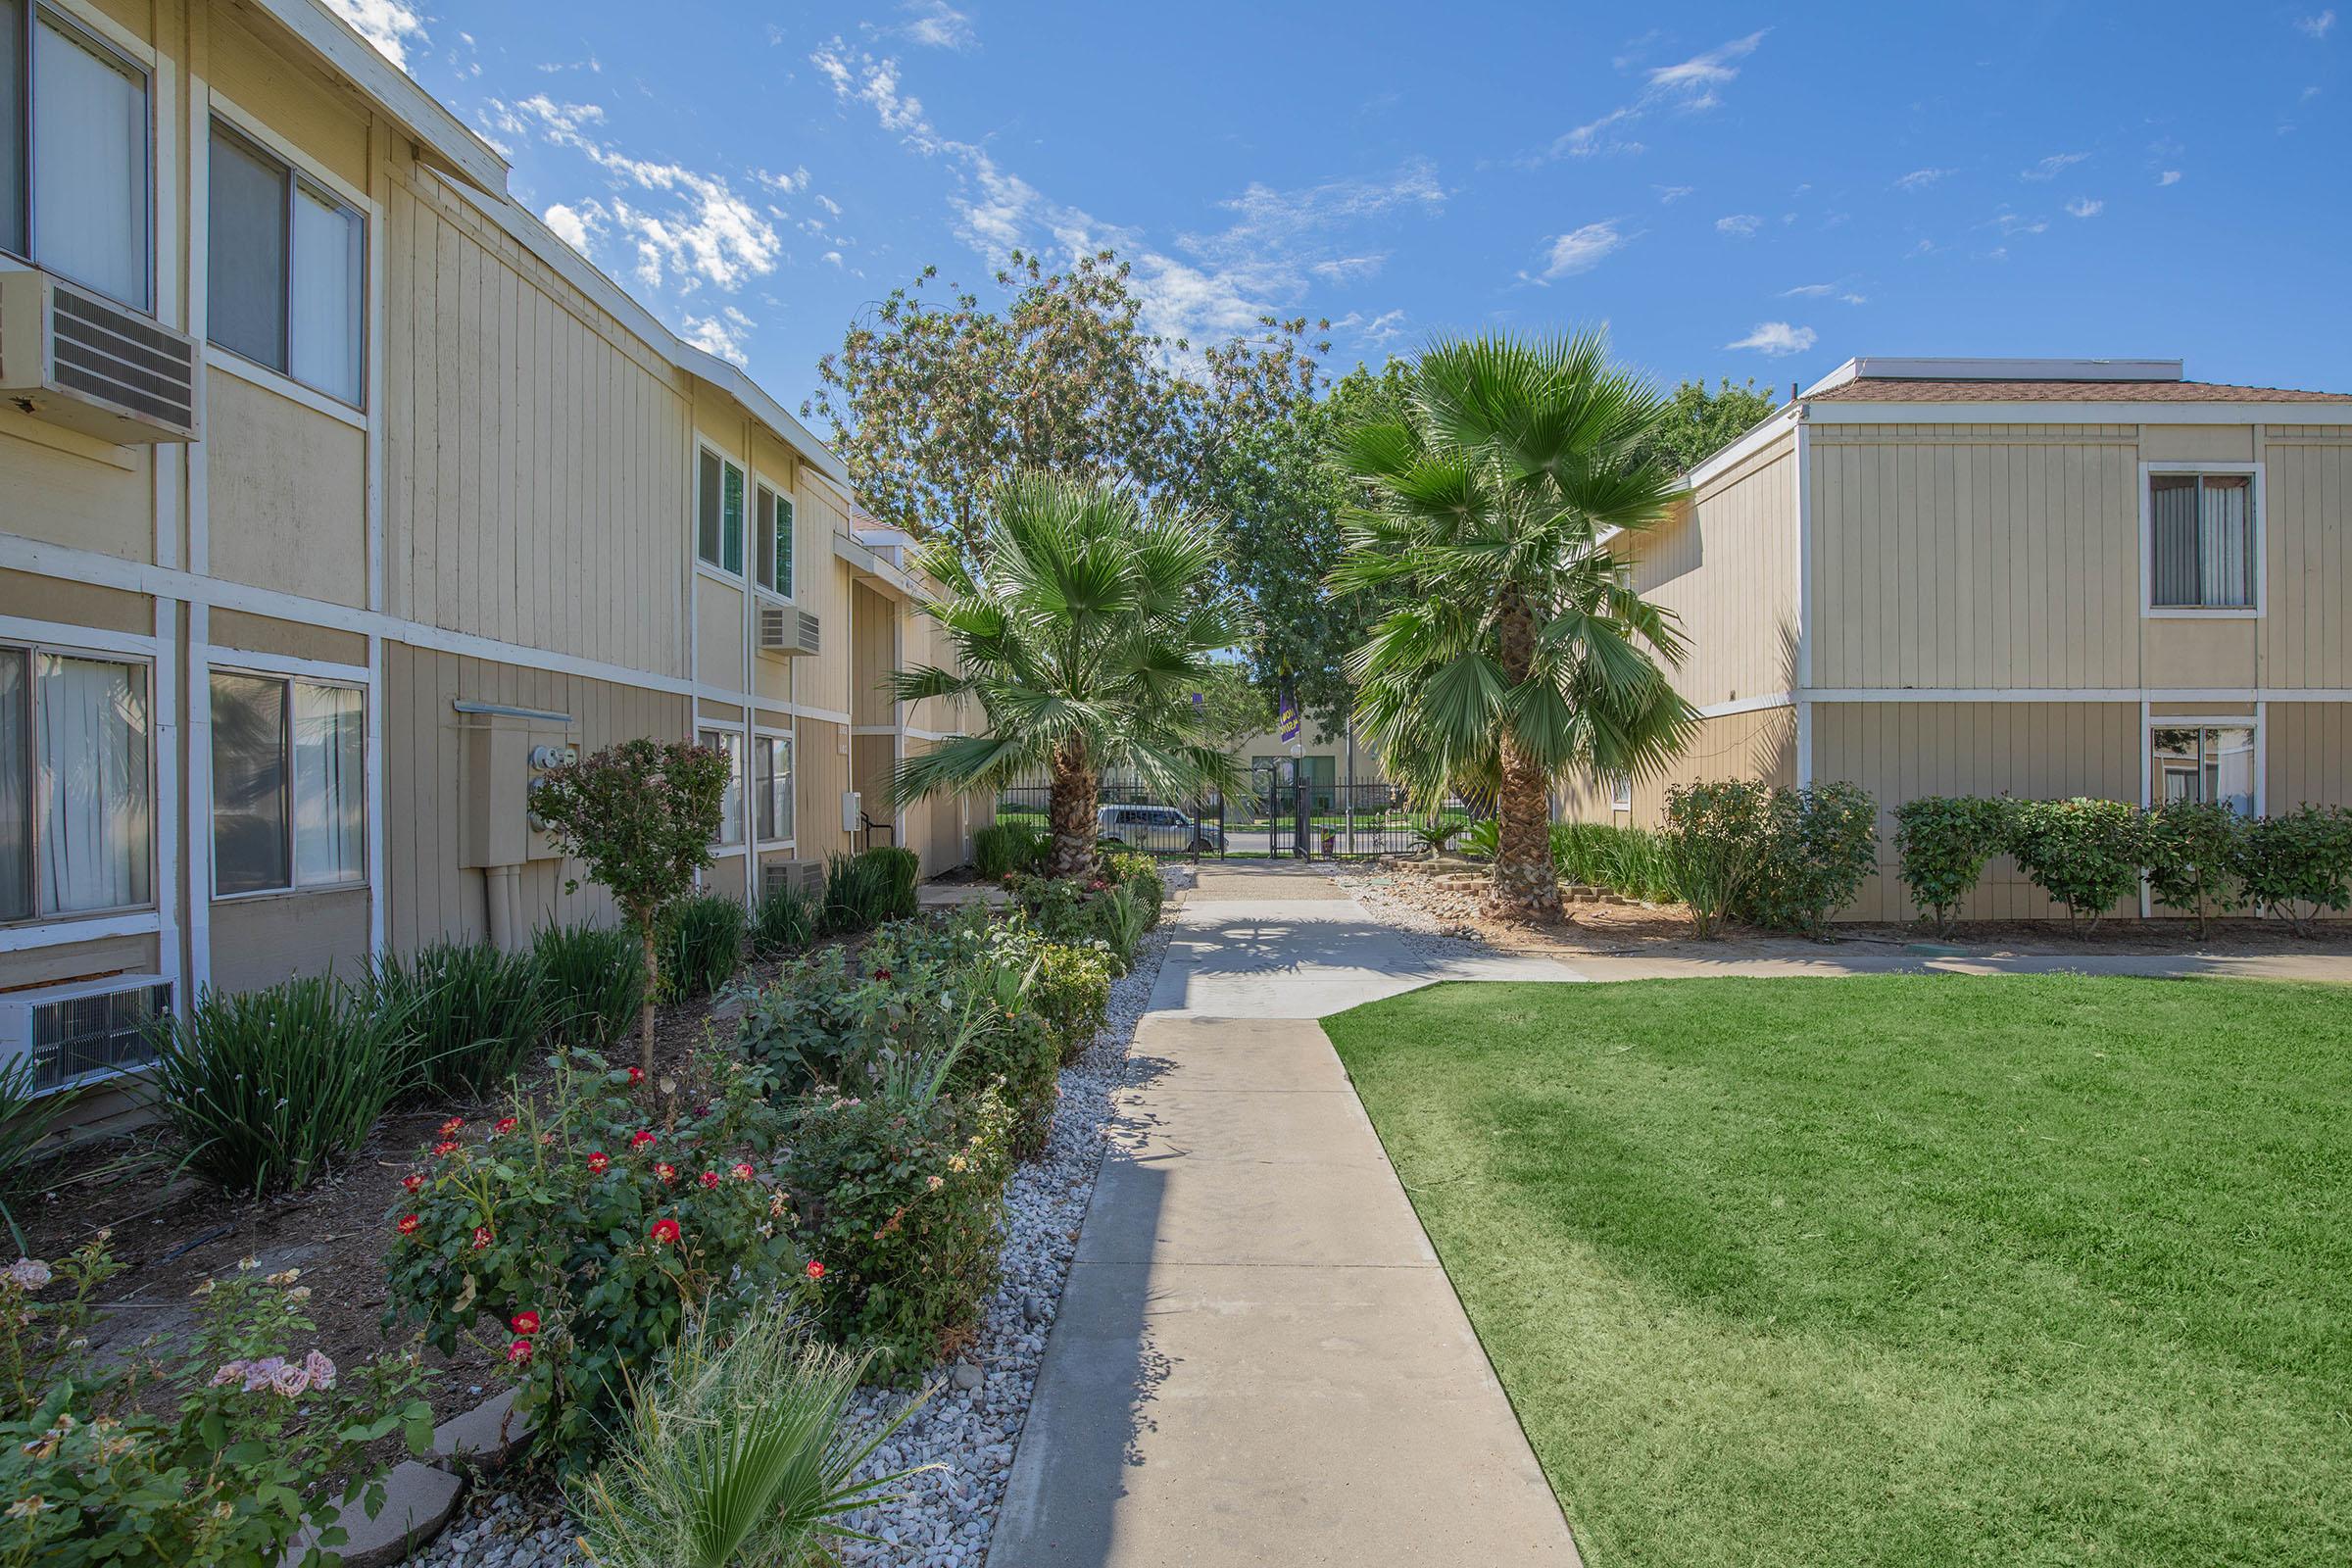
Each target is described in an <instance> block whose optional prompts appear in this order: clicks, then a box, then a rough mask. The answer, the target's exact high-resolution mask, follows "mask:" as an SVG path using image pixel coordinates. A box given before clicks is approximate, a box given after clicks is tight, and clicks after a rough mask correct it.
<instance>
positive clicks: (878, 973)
mask: <svg viewBox="0 0 2352 1568" xmlns="http://www.w3.org/2000/svg"><path fill="white" fill-rule="evenodd" d="M874 978H875V979H877V980H887V979H889V978H890V971H889V970H888V969H876V970H875V971H874Z"/></svg>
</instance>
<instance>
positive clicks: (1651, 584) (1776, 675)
mask: <svg viewBox="0 0 2352 1568" xmlns="http://www.w3.org/2000/svg"><path fill="white" fill-rule="evenodd" d="M1795 463H1796V457H1795V453H1794V450H1793V445H1792V444H1790V443H1784V444H1783V445H1782V446H1781V447H1780V448H1779V449H1778V452H1777V455H1774V456H1768V457H1766V458H1763V459H1761V460H1759V461H1757V462H1755V463H1752V464H1751V465H1749V466H1747V467H1746V468H1744V469H1742V470H1741V471H1740V472H1739V473H1738V474H1737V475H1735V476H1734V477H1733V478H1732V480H1731V481H1730V482H1729V483H1719V484H1717V485H1714V486H1712V487H1710V488H1709V489H1707V490H1706V491H1704V492H1703V493H1701V494H1700V495H1699V496H1698V497H1697V498H1696V499H1695V500H1693V501H1692V502H1691V504H1690V505H1689V506H1687V507H1685V508H1682V509H1681V510H1679V511H1678V513H1677V514H1676V515H1675V516H1674V517H1672V518H1671V519H1669V520H1668V521H1666V522H1664V523H1661V524H1660V525H1659V526H1657V527H1656V528H1652V529H1647V530H1644V531H1642V532H1641V533H1638V534H1634V535H1632V536H1630V537H1628V538H1623V539H1620V540H1618V541H1617V542H1616V543H1615V544H1614V545H1612V547H1611V548H1612V549H1614V550H1616V551H1618V552H1619V553H1620V554H1626V555H1630V556H1631V557H1632V558H1633V560H1634V585H1635V587H1636V588H1637V589H1638V590H1639V591H1640V593H1641V594H1642V597H1643V598H1645V599H1647V600H1649V601H1650V602H1652V603H1653V604H1656V605H1659V606H1661V607H1662V608H1664V609H1667V610H1670V611H1672V612H1673V613H1675V614H1676V615H1677V616H1679V617H1680V619H1681V624H1682V630H1683V633H1684V635H1685V636H1686V637H1687V638H1689V639H1690V643H1691V649H1690V653H1689V655H1688V656H1687V657H1686V658H1685V659H1684V661H1683V662H1682V663H1681V664H1680V665H1679V666H1676V667H1675V668H1674V669H1673V670H1672V674H1673V678H1674V684H1675V689H1676V690H1678V691H1680V692H1681V693H1682V694H1683V695H1684V696H1685V697H1686V698H1688V699H1690V701H1691V702H1692V703H1694V704H1697V705H1698V706H1700V707H1702V708H1703V707H1705V706H1707V705H1709V704H1712V703H1723V702H1733V701H1737V700H1739V699H1741V698H1750V697H1759V696H1763V695H1764V694H1766V693H1769V692H1785V691H1788V690H1789V689H1790V688H1791V687H1793V686H1794V685H1795V684H1796V674H1795V660H1796V604H1795V597H1796V526H1795V515H1796V505H1795V502H1796V479H1795Z"/></svg>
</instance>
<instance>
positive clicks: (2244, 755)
mask: <svg viewBox="0 0 2352 1568" xmlns="http://www.w3.org/2000/svg"><path fill="white" fill-rule="evenodd" d="M2148 762H2149V768H2148V777H2149V780H2150V790H2149V793H2150V794H2151V795H2152V796H2153V797H2154V804H2156V805H2158V806H2165V805H2170V804H2171V803H2173V802H2175V801H2198V802H2203V803H2205V804H2207V805H2220V806H2227V807H2228V808H2229V809H2231V810H2232V811H2235V812H2236V813H2237V814H2238V815H2240V816H2252V815H2253V814H2254V730H2253V726H2251V725H2245V724H2219V725H2213V724H2207V725H2180V726H2172V727H2159V728H2157V729H2154V730H2151V731H2150V732H2149V757H2148Z"/></svg>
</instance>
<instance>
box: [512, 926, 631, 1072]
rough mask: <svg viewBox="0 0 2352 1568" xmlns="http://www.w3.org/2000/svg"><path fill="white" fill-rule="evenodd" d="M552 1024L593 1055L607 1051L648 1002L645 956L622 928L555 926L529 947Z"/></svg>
mask: <svg viewBox="0 0 2352 1568" xmlns="http://www.w3.org/2000/svg"><path fill="white" fill-rule="evenodd" d="M531 954H532V956H534V957H536V958H537V959H538V960H539V978H540V984H541V986H542V987H543V988H544V991H545V994H546V997H547V1005H548V1009H549V1014H550V1025H551V1027H552V1028H553V1029H554V1030H555V1032H556V1033H557V1035H559V1036H560V1037H561V1038H562V1039H564V1041H566V1042H568V1043H569V1044H571V1045H575V1046H585V1047H587V1048H588V1049H589V1050H591V1051H609V1050H611V1049H612V1048H613V1046H616V1045H618V1044H619V1043H620V1041H621V1039H622V1038H623V1037H624V1036H626V1035H627V1034H628V1032H629V1027H630V1025H632V1024H634V1023H636V1021H637V1015H638V1011H639V1009H640V1008H641V1007H642V1006H643V1005H644V1003H645V956H644V955H643V954H642V953H640V952H639V951H638V941H637V934H636V933H635V932H634V931H631V930H629V929H627V928H626V927H623V926H595V925H568V926H566V925H551V926H548V927H546V928H544V929H543V930H541V931H540V933H539V935H538V936H537V937H536V938H535V939H534V940H533V941H532V943H531Z"/></svg>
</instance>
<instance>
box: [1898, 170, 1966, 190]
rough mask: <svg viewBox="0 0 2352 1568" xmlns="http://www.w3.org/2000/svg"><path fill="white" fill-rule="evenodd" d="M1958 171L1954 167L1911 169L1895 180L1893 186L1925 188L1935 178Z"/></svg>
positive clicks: (1901, 188)
mask: <svg viewBox="0 0 2352 1568" xmlns="http://www.w3.org/2000/svg"><path fill="white" fill-rule="evenodd" d="M1958 172H1959V171H1958V170H1955V169H1914V170H1913V171H1911V172H1909V173H1908V174H1905V175H1904V176H1903V177H1902V178H1900V179H1898V180H1896V181H1895V182H1894V188H1895V189H1896V190H1926V189H1927V188H1928V187H1929V186H1930V185H1933V184H1935V183H1936V181H1937V180H1939V179H1942V178H1944V177H1945V176H1946V175H1949V174H1956V173H1958Z"/></svg>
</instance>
